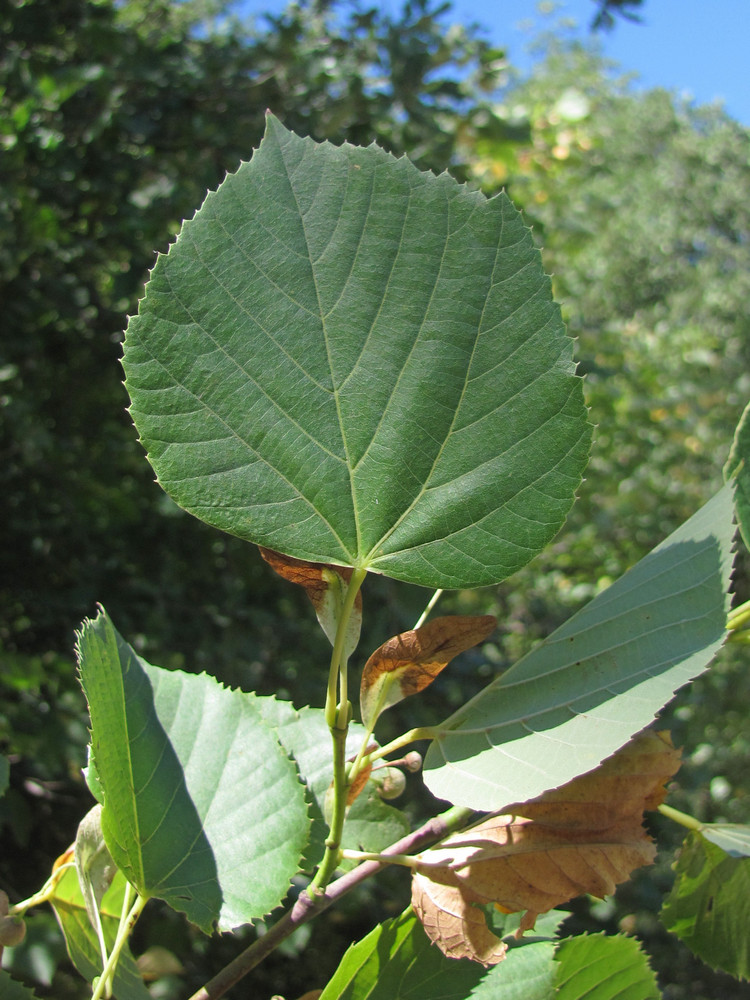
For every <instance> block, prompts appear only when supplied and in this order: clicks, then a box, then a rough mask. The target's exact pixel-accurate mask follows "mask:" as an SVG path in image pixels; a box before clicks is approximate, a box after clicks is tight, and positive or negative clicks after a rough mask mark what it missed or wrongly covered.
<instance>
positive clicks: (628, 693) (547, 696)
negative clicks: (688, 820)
mask: <svg viewBox="0 0 750 1000" xmlns="http://www.w3.org/2000/svg"><path fill="white" fill-rule="evenodd" d="M732 513H733V505H732V491H731V488H730V487H727V486H725V487H724V488H723V489H722V490H720V491H719V493H717V494H716V496H715V497H714V498H713V499H712V500H710V501H709V502H708V503H707V504H706V505H705V506H704V507H702V508H701V510H699V511H698V512H697V513H696V514H695V515H694V516H693V517H692V518H690V520H689V521H687V522H686V523H685V524H684V525H682V526H681V527H680V528H679V529H678V530H677V531H675V532H674V533H673V534H672V535H670V536H669V538H667V539H666V540H665V541H664V542H662V544H661V545H659V546H658V547H657V548H656V549H654V550H653V552H651V553H649V555H648V556H646V557H645V558H644V559H642V560H641V561H640V562H639V563H638V564H637V565H636V566H634V567H633V568H632V569H631V570H630V571H629V572H628V573H626V574H625V575H624V576H623V577H622V578H621V579H620V580H618V581H617V582H616V583H614V584H613V585H612V586H611V587H609V588H608V589H607V590H606V591H604V592H603V593H602V594H600V595H599V596H598V597H596V598H595V599H594V600H593V601H591V603H590V604H588V605H587V606H586V607H585V608H583V609H582V610H581V611H580V612H578V614H576V615H574V616H573V617H572V618H571V619H570V620H569V621H568V622H566V623H565V624H564V625H563V626H562V627H561V628H559V629H558V630H557V631H556V632H554V633H553V634H552V635H551V636H550V637H549V638H548V639H547V640H546V641H545V642H543V643H542V644H541V645H540V646H538V647H537V648H536V649H534V650H532V652H531V653H530V654H528V655H527V656H526V657H524V658H523V659H522V660H520V661H519V662H518V663H517V664H516V665H515V666H513V667H512V668H511V669H510V670H508V671H507V672H506V673H505V674H504V675H503V676H502V677H500V678H498V680H496V681H494V682H493V683H492V684H490V685H489V687H487V688H486V689H485V690H484V691H483V692H480V694H479V695H477V696H476V697H475V698H474V699H472V700H471V701H470V702H468V703H467V704H466V705H465V706H464V707H463V708H461V709H459V710H458V711H457V712H456V713H454V715H453V716H451V717H450V718H449V719H448V720H446V722H445V723H444V725H443V727H441V733H440V735H439V737H438V738H437V739H435V740H434V741H433V742H432V743H431V745H430V748H429V750H428V752H427V755H426V758H425V772H424V775H425V782H426V784H427V786H428V787H429V789H430V791H432V793H433V794H434V795H436V796H438V797H439V798H441V799H447V800H449V801H451V802H454V803H456V804H460V805H465V806H470V807H473V808H478V809H483V810H497V809H502V808H503V807H504V806H506V805H508V804H509V803H512V802H519V801H526V800H528V799H530V798H534V797H535V796H537V795H540V794H541V793H542V792H544V791H546V790H547V789H549V788H555V787H558V786H559V785H562V784H564V783H565V782H567V781H570V780H572V779H573V778H575V777H576V776H577V775H579V774H584V773H586V772H587V771H590V770H592V769H593V768H594V767H596V766H597V765H598V764H599V763H600V762H601V761H602V760H604V759H605V758H607V757H609V756H611V755H612V754H613V753H614V752H615V751H616V750H618V749H619V748H620V747H621V746H623V745H624V744H625V743H626V742H627V741H628V740H629V739H630V738H631V736H633V735H634V734H635V733H637V732H639V731H640V730H642V729H644V728H645V727H646V726H647V725H649V724H650V723H651V722H652V721H653V719H654V716H655V715H656V713H657V712H658V711H659V710H660V709H661V708H662V707H663V706H664V705H665V704H666V703H667V702H668V701H669V700H670V699H671V698H672V696H673V694H674V692H675V691H676V690H677V689H678V688H679V687H681V686H682V685H683V684H686V683H687V682H688V681H690V680H692V679H693V678H694V677H696V676H697V675H698V674H700V673H701V672H702V671H703V670H705V669H706V667H707V665H708V664H709V663H710V661H711V659H712V658H713V656H714V655H715V653H716V651H717V649H718V648H719V646H720V645H721V643H722V641H723V638H724V636H725V634H726V633H725V627H726V612H727V605H728V599H727V588H728V586H729V574H730V570H731V563H732V536H733V532H734V528H733V523H732Z"/></svg>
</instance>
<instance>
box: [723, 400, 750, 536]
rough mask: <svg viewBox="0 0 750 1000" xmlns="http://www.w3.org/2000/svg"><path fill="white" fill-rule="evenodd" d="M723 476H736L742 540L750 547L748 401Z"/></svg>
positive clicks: (749, 430) (736, 501)
mask: <svg viewBox="0 0 750 1000" xmlns="http://www.w3.org/2000/svg"><path fill="white" fill-rule="evenodd" d="M724 478H725V479H727V480H729V479H733V478H736V481H737V488H736V490H735V504H736V507H737V522H738V524H739V527H740V533H741V534H742V540H743V541H744V543H745V545H746V546H747V548H749V549H750V403H749V404H748V405H747V406H746V407H745V411H744V413H743V414H742V417H741V418H740V422H739V424H738V426H737V430H736V431H735V435H734V441H733V442H732V448H731V450H730V452H729V458H728V459H727V461H726V465H725V466H724Z"/></svg>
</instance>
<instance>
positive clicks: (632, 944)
mask: <svg viewBox="0 0 750 1000" xmlns="http://www.w3.org/2000/svg"><path fill="white" fill-rule="evenodd" d="M555 997H556V1000H659V998H660V997H661V993H660V992H659V987H658V985H657V982H656V977H655V976H654V973H653V971H652V969H651V967H650V966H649V964H648V961H647V959H646V956H645V955H644V954H643V952H642V951H641V949H640V946H639V944H638V942H637V941H636V939H635V938H631V937H626V936H625V935H624V934H616V935H614V936H612V937H606V936H605V935H604V934H591V935H588V934H582V935H580V936H578V937H574V938H566V939H565V941H562V942H561V944H560V946H559V948H558V950H557V993H555Z"/></svg>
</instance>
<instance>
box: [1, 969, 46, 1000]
mask: <svg viewBox="0 0 750 1000" xmlns="http://www.w3.org/2000/svg"><path fill="white" fill-rule="evenodd" d="M0 996H1V997H2V998H3V1000H38V996H37V994H36V993H34V991H33V990H30V989H29V988H28V986H24V985H23V984H22V983H19V982H18V981H17V980H15V979H11V978H10V976H9V975H8V973H7V972H5V971H4V970H3V969H0Z"/></svg>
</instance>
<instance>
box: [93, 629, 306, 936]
mask: <svg viewBox="0 0 750 1000" xmlns="http://www.w3.org/2000/svg"><path fill="white" fill-rule="evenodd" d="M78 650H79V662H80V669H81V679H82V683H83V688H84V691H85V693H86V697H87V700H88V703H89V710H90V714H91V728H92V748H93V750H92V763H93V766H94V767H95V769H96V772H97V775H98V779H99V781H100V783H101V788H102V789H103V812H102V829H103V832H104V837H105V840H106V842H107V846H108V847H109V850H110V852H111V854H112V857H113V858H114V860H115V863H116V864H117V866H118V868H120V869H121V870H122V871H123V873H124V874H125V876H126V877H127V879H128V881H129V882H130V883H131V884H132V885H133V886H134V887H135V888H137V889H138V891H139V892H140V893H141V894H142V895H145V896H158V897H160V898H161V899H164V900H166V902H167V903H169V905H170V906H172V907H173V908H174V909H177V910H180V911H182V912H184V913H185V914H186V915H187V916H188V918H189V919H190V920H192V921H193V922H194V923H195V924H197V925H198V926H199V927H201V928H202V929H203V930H205V931H210V930H211V928H212V927H213V925H214V924H215V923H216V924H218V927H219V929H220V930H230V929H232V928H234V927H237V926H239V925H240V924H243V923H248V922H250V921H252V920H255V919H257V918H259V917H261V916H263V915H264V914H266V913H268V912H269V910H271V909H273V908H274V907H275V906H277V905H278V903H279V902H280V901H281V900H282V898H283V897H284V895H285V893H286V891H287V889H288V887H289V882H290V879H291V878H292V876H293V875H294V874H295V873H296V871H297V869H298V863H299V860H300V856H301V854H302V851H303V848H304V846H305V843H306V839H307V832H308V828H309V820H308V817H307V805H306V802H305V795H304V788H303V786H302V785H301V783H300V781H299V778H298V775H297V770H296V767H295V765H294V763H293V762H292V761H291V760H290V759H289V757H288V755H287V753H286V751H285V750H284V749H283V748H282V746H281V745H280V744H279V742H278V740H277V739H276V736H275V735H274V732H273V731H272V729H271V728H270V727H269V726H268V725H266V723H265V722H264V721H263V719H262V717H261V715H260V713H259V712H258V710H257V708H256V707H255V706H254V705H253V703H252V699H251V698H248V697H247V696H245V695H243V694H242V693H241V692H237V691H230V690H228V689H226V688H224V687H222V686H221V685H220V684H219V683H218V682H217V681H215V680H214V679H213V678H211V677H209V676H207V675H200V676H196V675H192V674H185V673H182V672H180V671H169V670H163V669H161V668H159V667H154V666H151V665H150V664H148V663H146V662H145V661H144V660H142V659H141V658H140V657H139V656H137V655H136V653H135V652H134V651H133V650H132V649H131V647H130V646H128V644H127V643H126V642H125V641H124V640H123V639H122V638H121V636H119V635H118V633H117V632H116V630H115V628H114V627H113V625H112V623H111V622H110V621H109V619H108V618H107V616H106V614H105V613H104V612H103V611H102V612H100V614H99V615H98V617H97V618H96V620H95V621H93V622H91V621H87V622H85V623H84V626H83V628H82V630H81V633H80V635H79V642H78ZM280 801H281V802H283V803H284V808H283V809H281V810H280V809H279V808H278V803H279V802H280Z"/></svg>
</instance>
